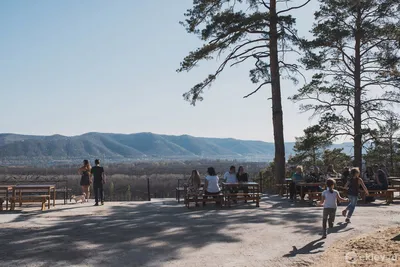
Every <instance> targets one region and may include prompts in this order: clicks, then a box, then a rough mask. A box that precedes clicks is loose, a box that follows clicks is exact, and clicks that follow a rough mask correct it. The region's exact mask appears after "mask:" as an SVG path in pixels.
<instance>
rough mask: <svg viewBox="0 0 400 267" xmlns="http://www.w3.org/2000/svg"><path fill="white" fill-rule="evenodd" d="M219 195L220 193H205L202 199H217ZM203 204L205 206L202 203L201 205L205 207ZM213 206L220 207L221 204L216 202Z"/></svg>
mask: <svg viewBox="0 0 400 267" xmlns="http://www.w3.org/2000/svg"><path fill="white" fill-rule="evenodd" d="M219 194H220V192H217V193H210V192H207V191H205V192H204V195H203V199H207V198H208V197H209V196H212V197H213V198H217V197H218V196H219ZM205 204H206V202H203V205H205ZM215 204H216V205H221V202H219V201H216V202H215Z"/></svg>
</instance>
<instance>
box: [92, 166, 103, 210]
mask: <svg viewBox="0 0 400 267" xmlns="http://www.w3.org/2000/svg"><path fill="white" fill-rule="evenodd" d="M94 164H95V165H96V166H94V167H93V168H92V170H91V173H92V175H93V189H94V198H95V202H96V203H95V204H94V205H95V206H98V205H99V200H100V203H101V205H104V190H103V184H104V183H105V182H106V179H105V175H104V168H103V167H101V166H100V160H98V159H96V160H95V161H94Z"/></svg>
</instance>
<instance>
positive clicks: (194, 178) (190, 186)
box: [186, 170, 201, 207]
mask: <svg viewBox="0 0 400 267" xmlns="http://www.w3.org/2000/svg"><path fill="white" fill-rule="evenodd" d="M186 185H187V194H188V195H189V196H191V197H193V198H194V199H195V200H197V198H198V196H199V189H200V186H201V179H200V173H199V171H198V170H193V171H192V174H191V175H190V177H189V179H188V180H187V182H186ZM198 205H199V204H198V203H197V201H196V207H197V206H198Z"/></svg>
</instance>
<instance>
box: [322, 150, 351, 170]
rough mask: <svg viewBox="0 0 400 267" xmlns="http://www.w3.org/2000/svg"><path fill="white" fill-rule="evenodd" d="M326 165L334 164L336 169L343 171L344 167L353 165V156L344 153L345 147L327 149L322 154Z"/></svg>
mask: <svg viewBox="0 0 400 267" xmlns="http://www.w3.org/2000/svg"><path fill="white" fill-rule="evenodd" d="M322 161H323V163H324V166H329V165H331V164H332V165H333V166H334V168H335V170H338V171H341V170H342V169H343V168H344V167H349V166H350V165H351V157H350V156H349V155H347V154H346V153H343V148H334V149H333V150H329V149H327V150H325V151H324V153H323V155H322Z"/></svg>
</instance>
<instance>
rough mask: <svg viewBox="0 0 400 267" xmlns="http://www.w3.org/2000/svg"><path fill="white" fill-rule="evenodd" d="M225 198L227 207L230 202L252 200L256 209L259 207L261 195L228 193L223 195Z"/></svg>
mask: <svg viewBox="0 0 400 267" xmlns="http://www.w3.org/2000/svg"><path fill="white" fill-rule="evenodd" d="M225 197H226V199H225V205H226V203H228V207H230V206H231V200H244V201H245V202H247V201H248V200H252V201H253V202H256V207H260V199H261V193H253V192H250V193H228V194H225Z"/></svg>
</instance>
